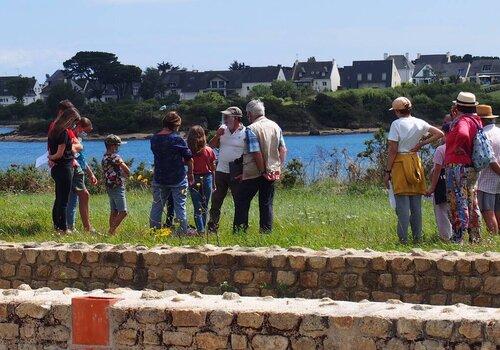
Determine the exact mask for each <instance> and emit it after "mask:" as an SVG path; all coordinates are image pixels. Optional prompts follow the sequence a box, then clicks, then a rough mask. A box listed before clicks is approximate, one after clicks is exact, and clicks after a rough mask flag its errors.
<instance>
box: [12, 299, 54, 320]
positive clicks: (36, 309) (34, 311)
mask: <svg viewBox="0 0 500 350" xmlns="http://www.w3.org/2000/svg"><path fill="white" fill-rule="evenodd" d="M49 311H50V305H48V304H42V303H40V302H22V303H20V304H19V305H18V306H17V307H16V315H17V316H18V317H20V318H25V317H31V318H34V319H42V318H44V317H45V316H46V315H47V314H48V313H49Z"/></svg>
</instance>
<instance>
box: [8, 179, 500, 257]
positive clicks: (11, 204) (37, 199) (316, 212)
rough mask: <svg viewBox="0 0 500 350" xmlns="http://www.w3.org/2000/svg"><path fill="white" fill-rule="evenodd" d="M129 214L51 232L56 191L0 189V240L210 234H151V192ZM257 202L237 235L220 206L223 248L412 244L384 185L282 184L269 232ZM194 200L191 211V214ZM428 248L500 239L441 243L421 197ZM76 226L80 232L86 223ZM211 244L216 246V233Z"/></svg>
mask: <svg viewBox="0 0 500 350" xmlns="http://www.w3.org/2000/svg"><path fill="white" fill-rule="evenodd" d="M127 198H128V205H129V211H130V212H129V213H130V215H129V216H128V217H127V218H126V219H125V222H124V224H123V226H122V227H121V230H120V233H119V234H118V235H117V236H114V237H108V236H107V235H104V234H98V235H89V234H84V233H74V234H72V235H69V236H59V235H56V234H55V233H53V232H52V230H51V225H52V224H51V218H50V210H51V206H52V200H53V196H52V195H51V194H2V195H1V196H0V239H2V240H5V241H58V242H74V241H86V242H89V243H96V242H108V243H115V244H118V243H131V244H144V245H147V246H152V245H155V244H170V245H185V244H194V245H197V244H204V243H207V238H206V237H196V238H185V237H184V238H179V237H178V236H173V235H166V234H165V232H153V231H151V230H149V228H148V216H149V209H150V206H151V195H150V193H148V192H129V193H128V196H127ZM256 204H257V203H256V200H254V203H253V206H252V209H251V214H250V215H251V222H250V226H251V228H250V230H249V232H248V233H247V234H239V235H233V234H232V233H231V222H232V218H233V210H232V200H230V198H228V200H226V203H225V204H224V207H223V214H222V222H221V230H220V233H219V241H220V244H221V245H223V246H228V245H236V244H237V245H240V246H269V245H279V246H282V247H289V246H306V247H310V248H314V249H320V248H322V247H330V248H341V247H344V248H358V249H364V248H370V249H373V250H381V251H388V250H401V251H408V250H410V249H411V248H413V246H412V245H409V246H402V245H400V244H399V243H398V240H397V236H396V233H395V223H396V216H395V214H394V211H393V210H392V209H391V208H390V207H389V204H388V200H387V196H386V194H385V193H384V191H383V190H382V189H378V188H368V189H366V188H363V189H362V190H361V189H359V188H357V187H353V186H351V187H348V188H341V187H338V186H335V185H333V184H328V183H323V184H321V185H312V186H308V187H305V188H297V189H292V190H283V189H279V190H278V191H277V193H276V199H275V208H274V209H275V230H274V231H273V233H272V234H267V235H262V234H259V233H258V210H257V205H256ZM108 211H109V207H108V202H107V197H106V196H105V195H95V196H93V197H92V198H91V215H92V222H93V225H94V226H95V228H96V229H97V230H98V231H100V232H106V229H107V219H108ZM191 213H192V207H191V203H190V200H189V206H188V215H189V219H190V222H191V223H192V222H193V219H192V217H191V216H192V214H191ZM423 213H424V236H425V238H424V242H423V243H422V244H421V245H419V247H420V248H423V249H425V250H430V249H446V250H466V251H467V250H471V251H478V252H481V251H498V250H499V248H500V237H499V236H497V237H491V236H490V235H488V234H487V233H486V232H484V233H483V237H484V240H483V242H482V243H481V244H480V245H469V244H464V245H462V246H459V245H453V244H444V243H441V242H440V241H439V240H438V238H437V233H436V228H435V223H434V215H433V211H432V205H431V202H430V201H424V211H423ZM77 227H78V228H79V229H80V230H81V224H80V223H78V225H77ZM208 243H211V244H217V239H216V237H215V236H213V235H211V236H209V238H208Z"/></svg>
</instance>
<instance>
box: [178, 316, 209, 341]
mask: <svg viewBox="0 0 500 350" xmlns="http://www.w3.org/2000/svg"><path fill="white" fill-rule="evenodd" d="M206 316H207V312H206V311H199V310H172V325H174V326H176V327H201V326H204V325H205V322H206ZM174 345H180V344H174Z"/></svg>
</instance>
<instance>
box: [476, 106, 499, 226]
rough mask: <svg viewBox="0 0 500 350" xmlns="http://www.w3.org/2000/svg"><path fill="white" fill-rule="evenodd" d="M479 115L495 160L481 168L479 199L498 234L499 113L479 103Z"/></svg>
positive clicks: (482, 211)
mask: <svg viewBox="0 0 500 350" xmlns="http://www.w3.org/2000/svg"><path fill="white" fill-rule="evenodd" d="M477 115H478V116H479V117H480V118H481V120H482V122H483V130H484V134H485V135H486V137H487V138H488V140H490V142H491V146H492V148H493V153H494V155H495V161H494V162H492V163H490V166H489V167H487V168H485V169H483V170H481V173H480V174H479V178H478V180H477V199H478V202H479V203H478V204H479V209H480V210H481V215H482V217H483V219H484V222H485V223H486V226H487V227H488V231H489V232H490V233H492V234H498V223H499V222H500V176H499V175H500V165H499V164H498V163H499V162H500V128H497V127H496V125H495V122H496V120H497V118H498V115H494V114H493V110H492V108H491V106H488V105H478V106H477Z"/></svg>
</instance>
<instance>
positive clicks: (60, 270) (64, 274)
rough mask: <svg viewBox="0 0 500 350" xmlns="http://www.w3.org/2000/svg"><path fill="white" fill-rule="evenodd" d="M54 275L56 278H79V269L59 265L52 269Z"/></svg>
mask: <svg viewBox="0 0 500 350" xmlns="http://www.w3.org/2000/svg"><path fill="white" fill-rule="evenodd" d="M52 277H53V278H54V279H55V280H74V279H77V278H78V271H76V270H75V269H72V268H69V267H65V266H58V267H56V268H55V269H54V270H53V271H52Z"/></svg>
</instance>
